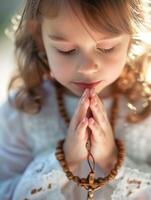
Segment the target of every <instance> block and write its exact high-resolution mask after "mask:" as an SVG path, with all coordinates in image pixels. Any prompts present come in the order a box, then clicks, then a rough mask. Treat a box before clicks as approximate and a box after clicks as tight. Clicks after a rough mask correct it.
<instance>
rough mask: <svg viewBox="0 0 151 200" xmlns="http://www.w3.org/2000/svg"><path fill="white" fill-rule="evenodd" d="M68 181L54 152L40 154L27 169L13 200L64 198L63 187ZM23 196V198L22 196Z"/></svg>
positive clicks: (61, 199) (62, 199) (60, 199)
mask: <svg viewBox="0 0 151 200" xmlns="http://www.w3.org/2000/svg"><path fill="white" fill-rule="evenodd" d="M67 182H68V179H67V178H66V176H65V173H64V172H63V171H62V169H61V167H60V165H59V162H58V161H57V159H56V157H55V153H54V152H50V151H47V152H45V153H42V154H41V155H40V156H38V157H37V158H36V159H35V160H34V161H33V162H32V163H31V164H30V165H29V166H28V168H27V169H26V172H25V173H24V174H23V176H22V179H21V181H20V183H19V185H18V186H17V188H16V191H15V194H14V198H13V200H18V199H20V200H22V199H23V200H24V199H30V200H43V199H44V200H47V199H59V200H64V196H63V195H62V193H61V188H62V187H63V186H64V185H65V184H66V183H67ZM20 197H22V199H21V198H20Z"/></svg>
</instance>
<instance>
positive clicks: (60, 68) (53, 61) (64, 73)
mask: <svg viewBox="0 0 151 200" xmlns="http://www.w3.org/2000/svg"><path fill="white" fill-rule="evenodd" d="M48 61H49V66H50V69H51V71H52V73H53V74H54V76H55V77H56V78H58V79H60V80H64V78H66V79H67V80H68V79H70V78H71V77H72V76H73V74H74V68H73V66H72V64H71V63H70V62H69V59H67V58H63V57H62V56H58V55H57V54H55V53H53V52H49V53H48ZM71 66H72V67H71Z"/></svg>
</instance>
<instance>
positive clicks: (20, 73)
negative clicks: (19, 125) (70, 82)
mask: <svg viewBox="0 0 151 200" xmlns="http://www.w3.org/2000/svg"><path fill="white" fill-rule="evenodd" d="M64 1H67V0H27V2H26V5H25V8H24V10H23V13H22V18H21V20H20V23H19V26H18V29H17V31H16V34H15V53H16V58H17V62H18V63H17V66H18V68H17V74H16V75H14V77H13V78H12V79H11V80H10V84H9V88H8V92H10V90H11V89H12V88H14V87H15V88H16V87H17V88H18V89H17V92H16V95H15V98H13V100H12V99H10V102H11V104H13V105H15V107H17V108H18V109H19V110H21V111H24V112H27V113H30V114H34V113H37V112H39V111H40V109H41V107H42V105H43V102H44V99H45V92H44V89H43V81H44V80H45V78H46V77H49V74H50V68H49V66H48V65H47V64H46V63H45V62H44V61H43V60H42V59H41V58H40V57H39V56H38V52H37V49H38V48H37V46H36V42H35V40H34V38H33V36H32V34H31V33H30V31H29V30H28V28H29V27H28V22H29V21H32V20H33V21H34V20H36V21H38V22H39V24H41V22H42V20H41V19H42V17H43V15H45V16H47V17H51V18H52V17H55V16H57V14H58V12H59V8H60V6H61V3H64ZM68 2H69V3H70V4H71V5H72V3H76V4H77V5H78V6H79V8H80V9H81V10H82V13H83V14H84V17H85V19H86V20H87V22H88V24H89V25H90V26H91V27H92V28H93V29H95V30H97V31H100V27H101V30H102V28H103V30H105V31H107V32H111V33H113V34H119V33H128V34H129V35H130V36H131V46H130V48H129V53H128V57H127V63H126V66H125V68H124V71H123V73H122V75H121V77H120V78H119V79H118V80H117V81H116V83H117V84H116V91H117V92H120V93H121V94H123V95H124V96H126V97H127V98H129V100H132V101H139V100H140V94H142V92H140V90H142V91H143V90H144V88H143V87H140V85H139V87H136V86H137V85H138V76H137V75H138V73H140V72H142V70H143V68H144V65H146V63H147V65H149V62H150V60H151V59H150V57H151V53H150V49H151V44H150V43H149V41H147V42H146V40H145V39H146V35H147V34H150V32H151V27H150V26H151V23H150V4H149V1H147V0H146V1H145V0H105V1H104V0H76V1H73V0H68ZM113 16H114V17H113ZM36 34H39V35H40V34H41V28H40V26H39V28H38V29H37V30H36ZM41 45H42V44H41ZM33 77H34V78H33ZM123 80H124V81H123ZM119 83H120V84H119ZM125 83H128V84H125ZM114 84H115V83H114ZM121 84H123V85H124V84H125V85H124V86H123V87H122V88H120V87H119V86H121ZM142 85H143V84H142ZM136 88H137V89H136ZM138 88H139V89H138ZM134 94H135V95H134ZM138 94H139V95H138ZM148 108H149V109H148ZM144 113H145V114H144ZM149 113H150V104H149V105H148V107H147V108H145V109H144V110H143V111H141V113H140V114H141V115H142V116H144V117H142V118H145V117H146V116H147V115H148V114H149ZM142 118H141V117H140V118H139V120H140V119H142ZM139 120H136V119H135V120H131V121H135V122H136V121H139Z"/></svg>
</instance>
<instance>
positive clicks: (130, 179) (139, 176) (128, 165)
mask: <svg viewBox="0 0 151 200" xmlns="http://www.w3.org/2000/svg"><path fill="white" fill-rule="evenodd" d="M142 170H143V171H144V170H147V172H148V173H144V172H143V171H142ZM150 172H151V169H150V167H149V166H148V165H145V164H144V165H142V166H141V165H140V166H138V165H137V164H136V163H134V162H133V161H131V160H130V159H129V158H126V159H125V163H124V165H123V166H122V168H121V169H120V170H119V173H118V176H117V177H116V180H115V183H114V184H115V185H114V188H115V190H114V192H113V194H112V197H111V199H112V200H121V199H122V200H128V199H130V198H131V196H132V195H133V194H135V193H136V192H138V191H139V190H140V189H144V188H147V187H150V186H151V173H150Z"/></svg>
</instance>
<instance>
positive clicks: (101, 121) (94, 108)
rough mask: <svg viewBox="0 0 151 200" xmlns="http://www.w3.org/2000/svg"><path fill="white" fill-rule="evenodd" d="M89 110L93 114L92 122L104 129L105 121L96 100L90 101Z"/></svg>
mask: <svg viewBox="0 0 151 200" xmlns="http://www.w3.org/2000/svg"><path fill="white" fill-rule="evenodd" d="M90 108H91V111H92V114H93V118H94V120H95V121H96V122H97V123H98V124H99V125H100V126H102V128H103V130H105V129H106V126H107V120H106V118H105V117H104V114H103V111H102V109H101V108H100V106H99V105H98V103H97V101H96V98H95V99H94V98H93V99H91V102H90Z"/></svg>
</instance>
